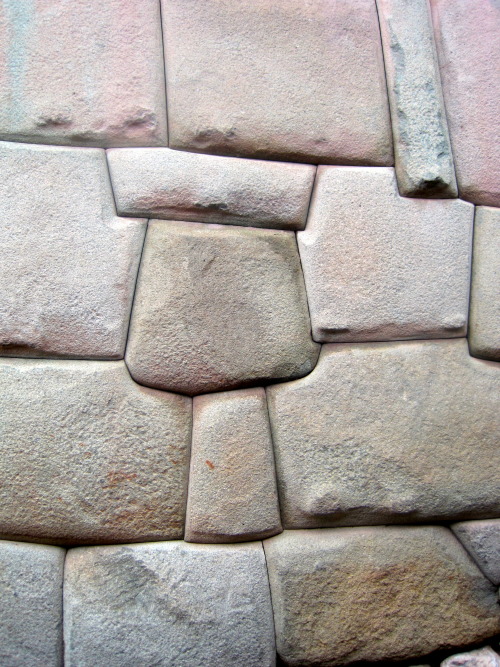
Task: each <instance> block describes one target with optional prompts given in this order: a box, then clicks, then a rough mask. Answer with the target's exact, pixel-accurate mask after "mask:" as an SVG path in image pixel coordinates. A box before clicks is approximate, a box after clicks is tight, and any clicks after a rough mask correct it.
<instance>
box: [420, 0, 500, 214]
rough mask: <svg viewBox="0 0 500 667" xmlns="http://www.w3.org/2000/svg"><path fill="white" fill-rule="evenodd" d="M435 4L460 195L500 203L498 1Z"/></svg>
mask: <svg viewBox="0 0 500 667" xmlns="http://www.w3.org/2000/svg"><path fill="white" fill-rule="evenodd" d="M431 7H432V14H433V20H434V30H435V35H436V46H437V52H438V56H439V64H440V68H441V79H442V82H443V93H444V99H445V103H446V113H447V117H448V124H449V129H450V135H451V145H452V147H453V154H454V157H455V168H456V172H457V181H458V189H459V192H460V196H461V197H462V198H463V199H468V200H469V201H472V202H474V203H475V204H482V205H484V206H500V142H498V141H497V139H498V136H499V135H500V114H499V113H498V100H499V98H500V77H499V76H498V71H499V68H500V10H499V9H500V8H499V5H498V0H453V2H449V0H431Z"/></svg>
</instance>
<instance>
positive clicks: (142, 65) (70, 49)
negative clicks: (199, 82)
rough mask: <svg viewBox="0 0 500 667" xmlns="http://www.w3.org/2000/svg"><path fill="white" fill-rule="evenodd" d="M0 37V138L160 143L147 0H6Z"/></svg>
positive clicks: (156, 58) (160, 111) (154, 6)
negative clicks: (76, 0)
mask: <svg viewBox="0 0 500 667" xmlns="http://www.w3.org/2000/svg"><path fill="white" fill-rule="evenodd" d="M0 35H1V39H0V44H2V47H0V81H1V83H2V85H1V86H0V137H1V138H2V139H10V140H14V141H33V142H36V143H46V144H76V145H84V146H151V145H152V146H156V145H162V144H166V143H167V121H166V113H165V85H164V72H163V59H162V37H161V26H160V8H159V4H158V2H157V0H141V2H140V3H133V2H124V0H106V2H102V1H101V0H85V2H65V1H64V0H23V1H22V2H16V1H12V2H11V1H8V2H4V3H2V8H0Z"/></svg>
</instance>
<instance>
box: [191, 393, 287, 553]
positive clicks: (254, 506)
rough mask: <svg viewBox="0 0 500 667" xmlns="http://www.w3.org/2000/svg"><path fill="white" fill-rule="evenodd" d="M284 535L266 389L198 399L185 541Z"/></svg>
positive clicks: (195, 411)
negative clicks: (282, 533)
mask: <svg viewBox="0 0 500 667" xmlns="http://www.w3.org/2000/svg"><path fill="white" fill-rule="evenodd" d="M281 530H282V529H281V519H280V512H279V507H278V491H277V489H276V476H275V470H274V453H273V443H272V439H271V429H270V426H269V416H268V412H267V403H266V393H265V391H264V389H262V388H260V387H259V388H255V389H241V390H236V391H227V392H222V393H216V394H206V395H204V396H196V397H195V398H194V399H193V441H192V447H191V468H190V474H189V493H188V503H187V514H186V534H185V537H184V539H185V540H187V541H189V542H242V541H245V540H252V539H262V538H264V537H269V536H270V535H276V533H280V532H281Z"/></svg>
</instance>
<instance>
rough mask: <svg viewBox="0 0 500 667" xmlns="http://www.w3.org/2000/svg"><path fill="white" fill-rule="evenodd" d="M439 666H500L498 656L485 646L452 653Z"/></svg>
mask: <svg viewBox="0 0 500 667" xmlns="http://www.w3.org/2000/svg"><path fill="white" fill-rule="evenodd" d="M441 667H500V656H499V655H498V653H495V651H493V649H491V648H490V647H489V646H485V647H484V648H481V649H479V650H477V651H469V652H467V653H457V654H456V655H452V656H451V657H449V658H447V659H446V660H444V661H443V662H442V663H441Z"/></svg>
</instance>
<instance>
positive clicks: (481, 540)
mask: <svg viewBox="0 0 500 667" xmlns="http://www.w3.org/2000/svg"><path fill="white" fill-rule="evenodd" d="M451 529H452V531H453V532H454V533H455V535H456V537H457V538H458V539H459V540H460V542H462V544H463V545H464V547H465V548H466V549H467V551H468V552H469V553H470V555H471V556H472V558H473V559H474V560H475V561H476V563H477V564H478V566H479V568H480V569H481V570H482V571H483V572H484V574H485V575H486V576H487V577H488V579H490V580H491V581H492V582H493V583H494V584H496V585H497V586H499V585H500V519H483V520H482V521H462V522H460V523H454V524H452V526H451Z"/></svg>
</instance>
